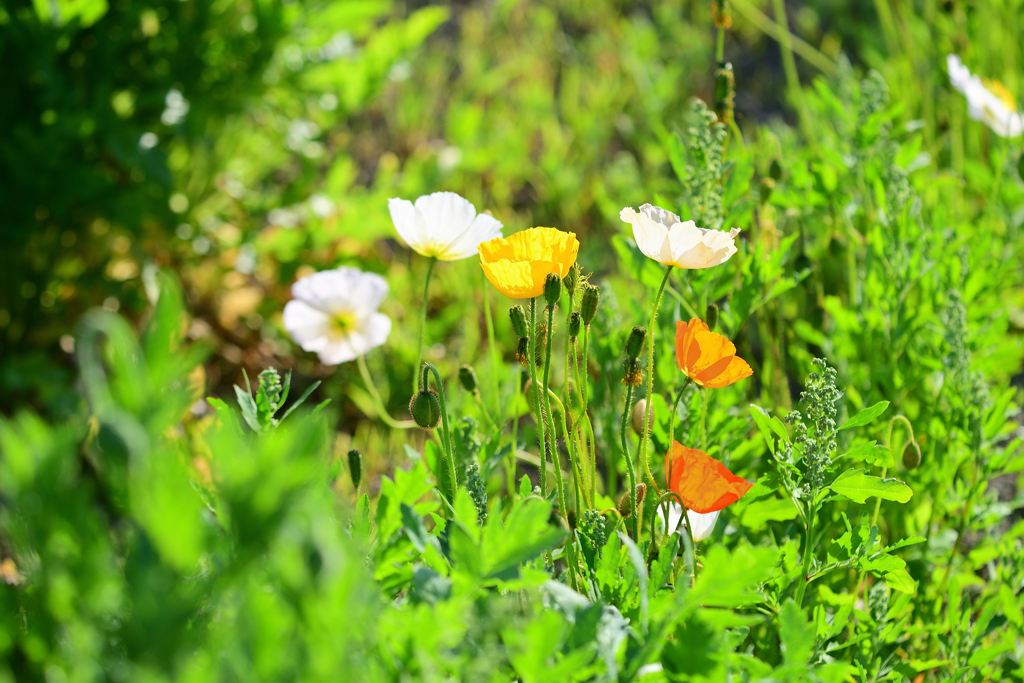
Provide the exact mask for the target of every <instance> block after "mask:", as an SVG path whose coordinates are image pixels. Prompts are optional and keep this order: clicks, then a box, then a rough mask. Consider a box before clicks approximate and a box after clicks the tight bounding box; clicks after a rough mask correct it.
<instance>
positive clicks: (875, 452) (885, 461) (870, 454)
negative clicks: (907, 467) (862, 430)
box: [839, 441, 895, 468]
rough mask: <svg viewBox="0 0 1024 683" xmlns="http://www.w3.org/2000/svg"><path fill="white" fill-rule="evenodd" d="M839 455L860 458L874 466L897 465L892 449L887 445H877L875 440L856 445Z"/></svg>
mask: <svg viewBox="0 0 1024 683" xmlns="http://www.w3.org/2000/svg"><path fill="white" fill-rule="evenodd" d="M839 457H841V458H853V459H854V460H860V461H861V462H863V463H866V464H868V465H871V466H873V467H886V468H888V467H894V466H895V463H894V462H893V459H892V451H891V450H889V449H888V448H886V447H885V446H878V445H876V443H875V442H874V441H868V442H867V443H862V444H859V445H857V446H854V447H853V448H851V449H850V450H849V451H847V452H846V453H843V454H842V455H841V456H839Z"/></svg>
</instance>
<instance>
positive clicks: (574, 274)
mask: <svg viewBox="0 0 1024 683" xmlns="http://www.w3.org/2000/svg"><path fill="white" fill-rule="evenodd" d="M562 284H563V285H565V291H567V292H568V293H569V296H572V295H573V294H575V293H576V290H577V289H578V288H579V286H580V264H578V263H574V264H572V267H571V268H569V272H568V273H566V274H565V277H563V278H562Z"/></svg>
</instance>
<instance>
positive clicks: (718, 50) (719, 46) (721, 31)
mask: <svg viewBox="0 0 1024 683" xmlns="http://www.w3.org/2000/svg"><path fill="white" fill-rule="evenodd" d="M719 11H720V12H722V13H723V14H724V13H725V12H726V7H725V2H723V3H722V9H721V10H719ZM717 23H718V39H717V41H716V42H715V61H716V62H718V63H719V64H721V63H722V62H724V61H725V24H724V23H723V22H721V21H719V22H717Z"/></svg>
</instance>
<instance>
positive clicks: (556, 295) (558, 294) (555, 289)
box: [544, 273, 562, 308]
mask: <svg viewBox="0 0 1024 683" xmlns="http://www.w3.org/2000/svg"><path fill="white" fill-rule="evenodd" d="M561 298H562V278H560V277H558V273H548V276H547V279H545V280H544V301H546V302H547V304H548V308H551V307H553V306H554V305H555V304H557V303H558V300H559V299H561Z"/></svg>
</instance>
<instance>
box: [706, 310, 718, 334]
mask: <svg viewBox="0 0 1024 683" xmlns="http://www.w3.org/2000/svg"><path fill="white" fill-rule="evenodd" d="M704 322H705V323H707V325H708V330H710V331H711V332H714V331H715V328H716V327H718V304H716V303H710V304H708V308H707V312H705V313H704Z"/></svg>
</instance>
